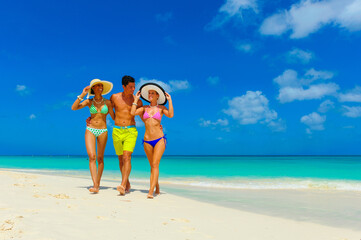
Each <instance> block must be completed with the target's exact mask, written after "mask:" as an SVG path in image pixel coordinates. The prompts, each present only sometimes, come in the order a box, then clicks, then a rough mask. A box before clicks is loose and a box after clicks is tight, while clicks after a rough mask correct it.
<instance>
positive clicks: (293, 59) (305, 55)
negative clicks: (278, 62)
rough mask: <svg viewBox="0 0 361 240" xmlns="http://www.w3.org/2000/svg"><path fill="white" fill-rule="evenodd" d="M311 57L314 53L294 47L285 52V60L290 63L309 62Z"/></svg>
mask: <svg viewBox="0 0 361 240" xmlns="http://www.w3.org/2000/svg"><path fill="white" fill-rule="evenodd" d="M312 58H314V54H313V53H312V52H310V51H304V50H302V49H298V48H295V49H293V50H291V51H289V52H288V53H287V60H288V62H290V63H298V62H300V63H303V64H307V63H309V62H310V61H311V60H312Z"/></svg>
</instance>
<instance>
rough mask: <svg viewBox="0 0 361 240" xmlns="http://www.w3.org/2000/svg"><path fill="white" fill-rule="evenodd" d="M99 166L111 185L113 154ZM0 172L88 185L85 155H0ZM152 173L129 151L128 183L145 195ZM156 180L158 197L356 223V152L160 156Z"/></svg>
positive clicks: (359, 170)
mask: <svg viewBox="0 0 361 240" xmlns="http://www.w3.org/2000/svg"><path fill="white" fill-rule="evenodd" d="M104 163H105V170H104V173H103V178H102V179H103V180H109V181H111V182H114V185H113V186H107V187H116V186H117V185H118V184H119V183H120V181H121V174H120V171H119V165H118V159H117V157H116V156H105V158H104ZM0 169H3V170H12V171H14V170H15V171H21V172H30V173H39V174H48V175H59V176H72V177H79V178H85V179H89V186H91V179H90V173H89V167H88V158H87V156H0ZM149 175H150V167H149V163H148V160H147V158H146V157H145V156H133V157H132V172H131V176H130V182H131V184H132V186H141V187H134V188H133V190H132V191H138V190H140V191H144V192H147V189H148V186H149ZM159 181H160V186H161V192H162V193H163V194H167V193H172V194H178V195H180V196H184V197H188V198H192V199H195V200H198V201H204V202H208V203H211V204H216V205H220V206H224V207H230V208H234V209H238V210H244V211H250V212H256V213H260V214H268V215H272V216H278V217H286V218H291V219H295V220H299V221H311V222H317V223H322V224H327V225H332V226H344V227H348V228H354V229H360V228H361V205H360V204H359V203H360V201H361V156H163V158H162V160H161V163H160V178H159ZM137 188H139V189H137ZM282 190H286V191H282ZM100 194H101V193H100ZM114 194H115V196H116V195H117V192H116V191H114ZM125 197H127V196H125Z"/></svg>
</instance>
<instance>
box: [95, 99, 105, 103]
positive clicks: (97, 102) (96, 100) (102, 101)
mask: <svg viewBox="0 0 361 240" xmlns="http://www.w3.org/2000/svg"><path fill="white" fill-rule="evenodd" d="M93 100H94V102H95V103H96V104H100V103H102V102H103V100H104V98H102V99H101V100H100V101H99V102H97V100H95V98H93Z"/></svg>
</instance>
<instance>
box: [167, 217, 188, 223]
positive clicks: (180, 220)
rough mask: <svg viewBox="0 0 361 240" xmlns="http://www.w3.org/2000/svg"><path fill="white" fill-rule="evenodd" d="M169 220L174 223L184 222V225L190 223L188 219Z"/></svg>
mask: <svg viewBox="0 0 361 240" xmlns="http://www.w3.org/2000/svg"><path fill="white" fill-rule="evenodd" d="M170 220H171V221H175V222H185V223H189V222H190V221H189V220H188V219H185V218H171V219H170Z"/></svg>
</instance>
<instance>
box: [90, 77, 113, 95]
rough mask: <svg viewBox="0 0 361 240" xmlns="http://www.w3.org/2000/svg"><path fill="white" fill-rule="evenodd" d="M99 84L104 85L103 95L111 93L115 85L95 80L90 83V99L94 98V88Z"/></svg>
mask: <svg viewBox="0 0 361 240" xmlns="http://www.w3.org/2000/svg"><path fill="white" fill-rule="evenodd" d="M99 83H101V84H103V92H102V95H105V94H108V93H110V91H111V90H112V89H113V83H111V82H108V81H103V80H100V79H93V80H92V81H91V82H90V89H89V92H88V98H89V96H94V91H93V89H92V87H93V86H94V85H97V84H99Z"/></svg>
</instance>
